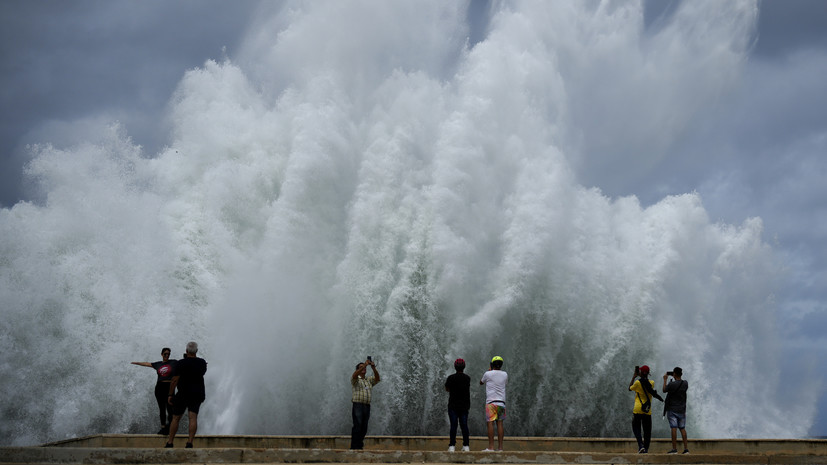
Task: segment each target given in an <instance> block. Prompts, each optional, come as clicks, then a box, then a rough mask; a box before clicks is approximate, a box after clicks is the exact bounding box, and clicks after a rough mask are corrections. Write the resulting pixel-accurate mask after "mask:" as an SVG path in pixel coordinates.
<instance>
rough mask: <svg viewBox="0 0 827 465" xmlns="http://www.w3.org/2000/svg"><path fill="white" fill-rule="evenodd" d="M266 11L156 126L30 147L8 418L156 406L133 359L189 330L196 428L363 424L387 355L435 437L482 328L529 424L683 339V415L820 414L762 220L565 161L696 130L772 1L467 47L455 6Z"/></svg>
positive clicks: (96, 426) (138, 418)
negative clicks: (353, 380)
mask: <svg viewBox="0 0 827 465" xmlns="http://www.w3.org/2000/svg"><path fill="white" fill-rule="evenodd" d="M268 8H272V6H271V5H265V6H264V7H263V9H262V12H261V14H260V15H258V18H259V20H258V23H257V24H255V25H253V27H252V28H251V29H250V31H249V33H248V36H247V40H246V42H245V45H244V47H243V49H242V51H241V52H240V53H239V56H238V57H236V58H235V59H233V60H232V61H231V60H226V61H224V62H222V63H217V62H214V61H208V62H207V63H205V65H204V66H203V67H202V68H199V69H195V70H191V71H189V72H187V73H186V75H185V76H184V78H183V79H182V81H181V83H180V85H179V87H178V89H177V91H176V93H175V95H174V96H173V98H172V101H171V104H170V114H169V122H170V124H171V126H172V129H173V136H172V140H171V142H170V145H169V146H168V147H167V148H166V149H165V150H163V151H162V152H161V153H158V154H157V155H156V156H154V157H152V158H148V157H146V156H145V154H143V153H142V152H141V148H140V147H138V146H135V145H134V144H133V143H132V141H131V140H130V139H129V137H128V136H127V134H126V129H125V128H122V127H120V126H118V125H114V126H112V127H111V128H110V129H109V130H108V131H107V132H106V134H105V135H104V136H103V137H102V138H101V140H100V141H90V142H89V143H88V144H84V145H82V146H78V147H73V148H71V149H58V148H55V147H51V146H49V145H42V146H38V147H35V148H34V149H33V151H34V153H35V156H34V158H33V161H32V162H31V164H30V165H29V167H28V174H29V175H30V176H32V177H33V178H34V179H36V180H37V181H38V182H39V184H40V185H41V186H42V190H43V193H44V201H43V202H42V204H34V203H25V202H24V203H19V204H17V205H15V206H14V207H12V208H10V209H2V210H0V231H2V237H3V239H2V241H0V252H2V253H0V257H2V259H0V302H2V307H3V309H4V319H3V321H2V323H0V349H1V350H0V353H2V354H3V355H2V357H3V358H2V360H0V366H2V367H3V373H4V376H3V377H2V380H0V386H2V391H3V392H6V393H11V392H14V393H17V394H16V395H15V396H5V397H4V399H2V400H0V413H1V414H2V418H3V419H4V421H3V422H2V423H3V424H2V426H0V443H10V444H32V443H38V442H44V441H47V440H57V439H62V438H65V437H71V436H78V435H83V434H92V433H103V432H109V433H114V432H146V431H151V430H152V429H153V428H154V427H156V426H157V425H156V424H155V423H156V422H157V420H156V418H155V412H154V405H153V402H154V401H153V399H152V394H151V384H152V381H154V379H153V374H152V372H150V371H149V370H144V369H141V368H139V367H135V366H130V365H129V363H128V362H130V361H152V360H156V359H157V358H158V356H159V352H160V349H161V347H164V346H170V347H172V348H173V354H175V353H176V351H179V352H183V348H184V344H186V342H187V341H189V340H196V341H198V342H199V345H200V347H201V351H200V353H199V355H201V356H203V357H204V358H206V359H207V360H208V362H209V371H208V372H207V376H206V380H207V401H206V403H205V405H204V408H203V409H202V415H200V419H199V427H200V432H203V433H205V434H206V433H220V434H252V433H255V434H334V433H335V434H346V433H347V431H349V428H350V426H349V422H350V417H349V396H350V388H349V385H348V382H347V379H348V377H349V375H350V373H352V370H353V367H354V365H355V364H356V363H357V362H358V361H361V360H364V358H365V357H366V356H367V355H372V356H373V357H374V360H376V361H377V363H378V368H379V370H380V372H381V374H382V383H380V384H379V385H378V386H377V388H376V391H375V393H376V395H375V397H374V412H375V413H374V414H373V417H372V419H371V430H370V433H371V434H444V431H445V430H446V425H447V416H446V415H444V408H445V403H446V402H447V399H446V395H445V393H444V390H443V388H442V383H443V382H444V378H445V377H446V376H447V375H448V374H450V372H451V371H452V370H451V361H452V360H453V359H455V358H457V357H462V358H464V359H465V360H466V361H467V363H468V367H467V369H466V372H467V373H468V374H469V375H471V377H472V379H473V378H475V377H477V376H481V375H482V372H483V371H484V370H485V369H487V365H488V361H489V360H490V359H491V357H492V356H493V355H501V356H503V357H504V358H505V366H504V369H505V370H506V371H508V372H509V380H510V381H509V383H510V384H509V394H508V395H509V425H508V434H509V435H543V436H556V435H574V436H628V435H629V434H630V432H629V431H628V430H629V427H628V423H629V422H628V420H629V415H630V411H631V403H632V397H631V395H630V394H629V392H628V390H627V389H626V382H627V381H628V379H629V378H630V377H631V372H632V368H633V367H634V366H635V365H641V364H644V363H645V364H649V365H650V366H652V368H653V379H655V380H656V381H659V377H658V376H659V374H661V373H662V372H665V371H666V370H668V369H671V368H672V367H674V366H675V365H679V366H682V367H683V369H684V373H685V376H686V378H687V379H689V381H690V386H691V389H690V392H689V419H690V424H691V425H692V430H693V437H759V436H763V437H803V436H804V435H805V434H806V433H807V431H808V429H809V426H810V425H811V424H812V421H813V415H814V406H815V405H816V395H815V393H808V392H807V390H806V389H802V390H801V392H805V393H804V394H802V395H801V396H798V397H796V398H795V399H792V398H790V397H787V396H783V395H781V393H780V390H781V388H782V386H780V379H779V374H778V368H779V363H780V361H779V360H778V355H777V354H778V350H777V348H778V337H779V335H778V334H777V332H776V330H775V327H774V324H775V317H776V311H777V309H776V306H775V304H774V302H773V297H772V292H773V290H774V289H775V287H776V286H777V283H778V280H779V275H778V273H779V272H778V271H777V270H778V269H779V268H781V264H780V263H778V258H777V257H776V256H775V254H774V253H773V251H772V249H771V247H770V246H769V245H768V244H766V243H765V242H764V241H763V240H762V237H761V234H762V224H761V220H760V219H758V218H753V219H749V220H747V221H745V222H744V223H743V224H741V225H727V224H716V223H714V222H712V221H711V220H710V219H709V217H708V215H707V213H706V211H705V210H704V207H703V204H702V200H701V199H700V198H699V196H698V195H697V194H695V193H687V194H683V195H676V196H669V197H665V198H663V199H662V200H661V201H659V202H658V203H656V204H654V205H651V206H645V207H644V206H642V205H640V203H639V202H638V200H637V199H636V198H634V197H623V198H617V199H610V198H607V197H606V196H604V195H602V194H601V192H600V191H599V190H598V189H596V188H589V187H585V186H582V185H580V184H579V183H578V179H577V176H576V173H577V169H578V167H579V166H580V165H582V164H584V163H595V161H594V160H587V158H588V157H589V156H590V154H594V153H604V152H607V151H608V152H611V153H610V155H608V158H607V159H606V160H605V163H606V166H607V169H611V170H617V172H618V174H619V175H625V174H624V173H628V172H629V171H632V170H633V169H634V166H629V163H624V160H625V157H626V156H628V154H630V153H639V152H641V151H642V152H645V154H643V155H641V156H637V157H636V158H635V160H636V163H655V162H656V160H657V158H658V157H659V155H658V154H659V152H662V151H664V150H668V148H669V147H670V146H671V145H672V144H675V143H676V140H677V139H679V138H680V135H681V132H682V130H684V129H685V128H686V127H687V125H689V124H691V123H692V121H693V117H694V116H695V115H696V114H697V112H698V110H699V109H700V108H703V107H705V106H709V105H713V104H714V102H715V99H716V98H717V97H718V96H719V95H720V94H721V93H723V92H726V91H727V89H729V88H731V87H732V86H733V85H734V84H735V82H736V81H737V77H738V73H739V70H740V67H741V65H742V64H743V62H744V60H745V58H746V55H747V53H748V49H749V46H750V43H751V37H752V34H753V33H754V27H755V21H756V18H757V13H758V12H757V6H756V4H755V3H754V2H726V3H721V2H683V3H682V4H681V7H680V8H679V9H678V11H676V12H675V13H674V15H673V16H672V17H671V18H670V19H669V20H668V21H667V22H665V23H664V24H662V25H660V27H659V28H658V30H656V31H645V30H644V27H643V12H642V7H641V5H640V4H639V3H634V2H629V3H619V4H618V3H614V2H598V3H595V4H586V2H570V3H569V2H565V3H564V2H550V3H549V2H515V3H513V4H512V3H509V4H497V5H495V6H494V7H492V8H491V10H490V12H489V15H490V18H489V25H488V28H489V29H488V31H487V34H486V36H485V39H484V40H482V41H481V42H479V43H476V44H473V46H471V45H469V44H468V43H467V42H466V39H465V38H466V37H467V35H468V25H467V24H466V8H467V5H462V4H458V3H457V4H454V3H446V2H438V1H434V2H430V3H428V4H427V5H424V4H422V3H421V2H420V3H417V4H416V5H412V4H411V5H409V4H396V3H394V4H387V3H379V4H375V3H370V2H357V3H354V4H350V3H349V4H347V5H342V4H340V3H338V2H314V3H313V4H307V3H304V2H298V3H291V4H290V5H288V6H283V7H282V8H279V9H277V11H269V10H268ZM482 401H483V394H482V392H481V391H478V390H474V389H472V403H473V405H480V406H481V405H482ZM656 408H657V407H656ZM476 413H479V416H478V417H475V414H476ZM471 423H472V425H471V426H472V434H482V432H483V429H484V423H483V420H482V415H481V410H480V412H476V410H472V417H471ZM659 423H660V422H655V424H656V426H655V430H656V433H658V432H659V433H661V434H662V433H664V431H665V426H664V425H662V424H659Z"/></svg>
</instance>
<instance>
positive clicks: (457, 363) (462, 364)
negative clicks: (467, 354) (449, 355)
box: [454, 358, 465, 368]
mask: <svg viewBox="0 0 827 465" xmlns="http://www.w3.org/2000/svg"><path fill="white" fill-rule="evenodd" d="M454 368H465V360H463V359H461V358H458V359H456V360H454Z"/></svg>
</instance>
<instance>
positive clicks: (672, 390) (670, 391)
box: [663, 367, 689, 454]
mask: <svg viewBox="0 0 827 465" xmlns="http://www.w3.org/2000/svg"><path fill="white" fill-rule="evenodd" d="M682 375H683V370H682V369H681V367H675V368H674V369H673V370H672V371H667V372H666V374H665V375H663V392H665V393H666V402H665V403H664V404H663V411H664V413H666V419H667V420H668V421H669V427H670V428H671V429H672V450H670V451H669V452H668V453H669V454H677V453H678V434H677V430H681V436H682V437H683V453H684V454H688V453H689V445H688V442H687V440H686V391H687V390H688V389H689V383H688V382H687V381H686V380H684V379H681V376H682ZM670 376H672V377H673V378H674V379H673V380H672V381H670V382H669V384H666V379H667V378H668V377H670Z"/></svg>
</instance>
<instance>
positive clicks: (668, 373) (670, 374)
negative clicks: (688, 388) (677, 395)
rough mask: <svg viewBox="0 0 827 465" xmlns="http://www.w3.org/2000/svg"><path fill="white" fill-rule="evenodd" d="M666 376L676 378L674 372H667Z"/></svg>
mask: <svg viewBox="0 0 827 465" xmlns="http://www.w3.org/2000/svg"><path fill="white" fill-rule="evenodd" d="M666 376H675V372H673V371H667V372H666Z"/></svg>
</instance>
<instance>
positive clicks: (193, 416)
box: [188, 412, 198, 444]
mask: <svg viewBox="0 0 827 465" xmlns="http://www.w3.org/2000/svg"><path fill="white" fill-rule="evenodd" d="M189 414H190V440H189V441H188V442H189V443H190V444H192V440H193V439H195V432H196V431H198V414H197V413H192V412H189Z"/></svg>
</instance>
